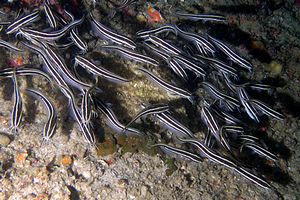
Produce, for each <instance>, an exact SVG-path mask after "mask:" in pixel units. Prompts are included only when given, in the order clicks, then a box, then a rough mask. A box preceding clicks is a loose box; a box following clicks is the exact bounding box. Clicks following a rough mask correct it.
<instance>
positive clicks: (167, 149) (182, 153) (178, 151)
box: [151, 144, 203, 163]
mask: <svg viewBox="0 0 300 200" xmlns="http://www.w3.org/2000/svg"><path fill="white" fill-rule="evenodd" d="M151 147H160V148H161V149H162V151H164V152H165V153H166V154H175V155H176V156H180V157H183V158H186V159H189V160H191V161H194V162H196V163H200V162H202V161H203V159H202V157H201V156H198V155H197V154H195V153H191V152H189V151H186V150H183V149H179V148H176V147H172V146H169V145H166V144H154V145H152V146H151Z"/></svg>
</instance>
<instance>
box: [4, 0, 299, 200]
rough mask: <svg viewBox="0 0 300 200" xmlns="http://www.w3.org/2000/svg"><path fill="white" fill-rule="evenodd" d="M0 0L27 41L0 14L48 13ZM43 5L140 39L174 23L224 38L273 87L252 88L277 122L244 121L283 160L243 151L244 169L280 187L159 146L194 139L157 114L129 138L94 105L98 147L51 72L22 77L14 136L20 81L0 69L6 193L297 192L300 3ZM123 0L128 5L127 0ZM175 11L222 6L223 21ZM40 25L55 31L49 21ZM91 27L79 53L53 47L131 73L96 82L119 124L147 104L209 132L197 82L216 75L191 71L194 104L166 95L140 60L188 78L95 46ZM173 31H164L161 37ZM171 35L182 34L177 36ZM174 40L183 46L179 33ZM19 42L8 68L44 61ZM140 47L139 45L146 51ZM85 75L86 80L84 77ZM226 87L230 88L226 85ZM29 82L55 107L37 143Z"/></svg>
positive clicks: (181, 195) (234, 195)
mask: <svg viewBox="0 0 300 200" xmlns="http://www.w3.org/2000/svg"><path fill="white" fill-rule="evenodd" d="M0 2H1V3H0V11H1V14H0V22H1V23H0V24H1V27H2V29H1V32H0V35H1V40H4V41H6V42H9V43H11V44H13V45H15V46H18V47H20V46H21V42H20V41H24V39H19V38H18V37H17V36H15V35H8V34H7V33H6V28H7V26H8V24H5V22H8V21H10V22H11V21H14V20H16V19H17V18H18V17H16V16H18V13H19V12H20V13H21V14H20V15H21V16H22V14H24V13H25V14H29V13H32V12H33V10H34V9H36V8H37V9H39V10H40V11H41V12H42V11H43V9H44V7H43V6H44V4H45V2H44V1H42V0H20V1H13V0H12V1H3V0H1V1H0ZM47 3H48V4H49V5H50V7H51V9H53V10H55V11H56V12H57V13H60V14H62V13H64V9H66V10H67V11H68V12H70V13H72V14H73V15H74V16H75V19H79V18H80V17H81V16H82V14H84V15H88V13H92V14H93V16H95V18H96V19H97V20H99V21H101V23H103V24H105V25H106V26H107V27H109V28H110V29H111V30H114V31H116V32H117V33H120V34H122V35H126V36H128V37H129V38H135V37H136V36H135V34H136V33H137V32H138V31H141V30H151V29H154V28H158V27H162V26H163V25H166V24H172V25H175V24H176V25H178V26H179V27H184V29H185V30H189V31H191V32H194V33H197V34H203V35H205V34H208V35H211V36H213V37H214V38H217V39H218V40H221V41H223V42H224V43H225V44H227V45H228V46H230V47H231V48H232V49H233V50H234V51H235V52H236V53H238V54H239V55H240V56H242V57H243V58H245V59H246V60H248V61H249V62H250V63H252V66H253V69H252V72H251V73H248V72H247V73H246V72H243V73H244V74H245V75H244V74H243V78H245V79H246V80H248V81H250V82H251V83H261V84H265V85H270V86H271V87H272V91H271V92H253V94H251V95H252V97H255V98H256V99H259V100H261V101H262V102H265V103H268V104H269V105H272V106H271V107H272V108H274V109H275V110H276V111H278V112H280V113H281V114H282V115H283V116H284V119H283V120H276V119H273V118H271V117H267V116H266V115H262V116H260V117H261V118H260V122H259V123H254V122H253V121H251V119H250V118H247V116H245V118H243V123H244V124H246V125H245V127H248V126H247V125H249V127H251V128H249V129H247V128H245V129H247V130H246V131H248V132H251V135H252V136H255V137H256V138H259V140H260V141H262V143H263V144H264V145H265V146H264V147H265V148H266V149H268V150H269V151H270V152H272V153H273V154H274V155H276V156H277V157H278V159H277V160H276V161H273V160H268V159H264V158H262V157H260V156H257V155H255V154H253V153H252V152H250V153H249V154H245V155H244V154H243V155H242V156H241V157H240V159H241V161H242V162H243V164H244V165H245V166H249V169H250V171H251V173H253V174H254V175H257V176H262V177H263V178H264V179H265V180H267V181H268V183H270V184H271V185H272V187H274V188H276V192H274V190H272V189H265V188H263V187H260V186H259V185H258V184H255V183H254V182H252V181H250V180H248V179H246V178H244V177H243V176H242V175H240V174H238V173H236V172H235V171H234V170H232V169H229V168H227V167H225V166H222V165H220V164H218V163H216V162H214V161H212V160H210V159H204V160H203V161H202V162H199V163H198V162H193V161H191V160H189V159H184V158H183V157H182V156H180V155H176V154H175V155H174V154H172V153H170V152H167V153H166V151H162V149H160V148H157V147H153V146H152V145H154V144H157V143H163V144H167V145H170V146H174V147H178V148H181V149H184V150H192V148H191V147H190V146H188V145H181V144H180V143H178V140H176V138H174V137H172V135H170V131H168V128H167V127H164V126H162V125H161V124H160V123H159V122H158V120H157V119H156V120H155V119H154V117H153V116H151V117H145V118H141V119H140V120H137V121H136V122H135V123H133V125H132V127H134V128H136V129H138V130H140V131H141V132H143V133H145V135H144V136H139V135H130V134H129V135H127V136H126V135H125V134H124V133H123V132H121V133H120V132H119V133H118V132H117V131H116V130H114V129H112V128H110V127H109V125H108V123H107V121H106V120H105V116H104V114H99V115H97V116H96V117H95V120H97V123H96V124H95V125H94V127H93V128H94V132H95V136H96V142H95V143H96V144H95V146H94V147H91V146H90V144H89V143H88V142H87V141H86V140H85V139H84V137H83V136H82V133H81V129H80V125H79V124H77V123H76V120H75V119H74V116H73V115H72V113H71V111H70V102H69V101H68V100H67V98H65V97H64V95H62V93H61V92H59V90H58V89H57V88H56V89H53V88H52V85H51V84H50V83H49V82H48V81H46V80H45V78H43V77H39V76H17V78H18V80H17V82H18V86H19V90H20V93H21V96H22V100H23V108H22V110H23V117H22V121H21V123H20V127H19V130H18V133H13V132H12V131H11V130H10V129H9V127H10V126H11V114H12V109H13V107H14V84H13V81H12V79H11V78H4V77H2V76H0V77H1V78H0V84H1V87H0V105H1V108H2V109H1V112H0V131H1V132H0V147H1V150H0V199H205V200H206V199H278V198H283V199H299V198H300V192H299V182H300V173H299V172H300V171H299V170H300V166H299V163H300V153H299V151H300V149H299V143H298V141H299V137H300V136H299V132H300V128H299V116H300V98H299V95H300V66H299V60H300V51H299V47H300V38H299V35H300V24H299V22H300V21H299V20H300V9H299V8H300V2H299V1H297V0H287V1H281V0H269V1H254V0H253V1H251V0H249V1H235V0H214V1H197V0H194V1H193V0H173V1H172V0H157V1H145V0H137V1H126V0H125V1H116V0H104V1H100V0H93V1H90V0H82V1H80V0H61V1H57V0H49V1H47ZM125 3H128V5H126V6H122V5H123V4H125ZM2 12H3V13H2ZM178 12H182V13H193V14H211V15H222V16H224V17H225V18H226V22H219V21H209V20H207V21H206V20H204V21H202V20H199V21H195V20H189V19H185V18H180V17H178V15H176V13H178ZM62 15H64V14H62ZM40 20H41V21H43V24H46V25H47V23H48V22H47V23H46V15H45V14H42V15H41V19H40ZM39 22H40V21H38V22H35V23H33V24H32V25H31V26H30V28H36V27H39V25H41V24H39ZM43 30H47V31H48V29H46V26H45V27H43ZM93 32H94V30H93V29H92V27H91V26H90V25H89V21H88V20H87V21H84V22H83V23H82V24H81V25H80V29H79V30H78V35H79V36H80V37H82V38H83V40H85V42H86V43H87V46H88V50H87V51H83V52H81V51H80V49H78V47H76V46H74V45H73V46H72V47H67V48H66V49H63V50H58V52H59V53H60V56H61V57H62V58H63V59H65V60H66V63H67V65H70V66H71V65H73V62H74V59H73V58H74V56H75V55H84V56H86V57H88V58H89V59H91V60H93V61H94V62H95V63H97V64H99V65H102V66H104V67H105V68H106V69H107V70H110V71H112V72H113V73H114V74H118V75H120V76H122V77H124V78H126V79H128V80H130V82H128V83H126V84H118V83H111V82H110V81H107V80H105V79H100V80H98V82H97V83H96V84H97V85H98V86H99V88H101V90H102V92H101V99H102V100H103V101H104V102H105V103H107V105H108V107H109V108H111V109H112V110H113V111H114V113H115V115H116V117H117V118H118V120H119V121H120V122H121V123H122V124H126V123H128V122H130V121H131V119H132V118H133V117H134V116H135V115H136V114H137V113H138V112H139V111H140V110H141V109H142V108H143V107H142V106H141V105H142V104H143V103H153V102H154V103H167V104H168V105H169V106H170V107H171V109H172V114H173V116H174V117H175V118H176V119H177V120H178V121H180V122H181V123H182V124H184V125H185V126H186V127H188V128H189V129H190V130H191V131H192V132H193V133H194V134H195V136H196V137H197V138H198V139H199V140H201V141H202V140H203V141H204V139H205V135H206V133H207V132H208V128H207V125H206V124H205V123H204V122H203V121H202V118H201V109H202V107H201V106H197V105H198V103H199V105H200V103H201V101H200V99H202V98H205V99H209V100H211V99H212V98H211V97H210V95H209V92H207V91H206V90H204V89H203V88H201V87H200V86H199V85H201V82H202V81H206V80H209V79H204V78H203V79H201V80H200V81H198V80H197V78H199V77H194V78H193V83H192V84H187V85H185V86H186V88H187V89H188V90H189V91H192V92H193V95H195V96H197V98H196V100H195V101H196V106H195V103H194V104H193V103H191V102H190V101H189V100H188V99H184V98H180V97H178V96H174V95H170V94H168V92H166V91H165V90H164V89H163V88H161V87H158V86H157V85H155V84H154V83H153V82H151V81H150V79H149V80H148V79H147V78H146V76H144V75H143V74H142V73H141V72H137V70H136V69H138V68H140V67H145V68H146V69H149V70H152V71H154V72H155V74H159V75H160V76H161V77H164V79H165V80H168V81H169V82H170V83H173V82H174V84H175V85H181V81H178V80H179V78H178V77H177V76H175V75H174V74H173V73H172V72H171V71H170V70H169V68H167V67H166V66H163V67H161V66H159V67H157V66H151V64H145V63H140V62H136V61H134V60H132V59H126V58H124V57H123V56H122V55H120V54H117V53H114V52H112V51H105V50H103V49H101V48H100V46H101V45H106V44H107V41H106V40H104V39H102V38H100V39H99V37H98V36H97V35H96V34H93ZM162 35H163V36H164V34H162ZM166 37H169V35H168V34H166ZM166 41H168V42H170V41H172V42H174V41H177V40H176V39H174V38H172V37H171V39H170V38H168V39H167V40H166ZM178 44H180V45H182V46H184V43H180V41H179V40H178ZM187 49H188V48H187ZM23 51H24V52H22V53H18V52H17V53H16V52H13V51H9V50H7V49H6V48H4V47H3V46H2V45H1V47H0V68H1V70H5V69H8V68H10V69H11V68H14V69H17V68H19V67H20V66H23V65H33V66H35V67H36V68H39V67H40V65H41V59H40V58H39V57H38V56H37V54H34V53H32V52H31V51H30V50H29V49H26V48H23ZM145 52H146V51H145V50H142V51H141V53H143V54H144V53H145ZM228 62H229V61H228ZM229 63H232V62H229ZM165 65H167V64H165ZM160 67H161V68H160ZM2 72H3V71H1V72H0V75H2ZM83 73H84V72H83V70H82V69H79V70H78V76H81V75H82V74H83ZM209 78H210V79H211V80H214V79H215V80H218V75H214V74H211V75H210V77H209ZM82 80H83V81H89V80H88V78H87V77H86V76H83V77H82ZM195 80H196V81H195ZM183 85H184V84H183ZM181 86H182V85H181ZM221 86H222V87H223V88H224V87H225V84H223V85H221ZM27 88H35V89H37V90H39V91H43V93H44V94H46V95H47V96H48V97H49V99H51V101H52V102H53V104H54V105H55V107H56V110H57V114H58V119H57V125H56V131H55V133H54V134H53V136H52V137H51V138H50V140H49V142H47V143H42V134H43V129H44V125H45V123H46V121H47V119H48V112H47V109H45V107H44V106H43V104H42V103H41V102H40V101H36V98H33V97H32V96H30V95H28V93H27V92H26V89H27ZM79 99H80V94H79V93H78V94H77V93H76V102H75V103H76V104H78V105H79V104H80V102H79ZM211 102H212V101H211ZM245 115H246V114H245ZM243 117H244V115H243ZM217 150H218V148H217ZM218 151H219V150H218ZM220 153H223V152H222V151H220Z"/></svg>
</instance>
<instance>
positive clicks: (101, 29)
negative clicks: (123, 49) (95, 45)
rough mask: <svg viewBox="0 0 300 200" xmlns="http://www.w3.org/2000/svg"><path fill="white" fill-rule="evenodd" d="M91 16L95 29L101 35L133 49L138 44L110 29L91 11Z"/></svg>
mask: <svg viewBox="0 0 300 200" xmlns="http://www.w3.org/2000/svg"><path fill="white" fill-rule="evenodd" d="M90 18H91V25H92V27H93V29H94V30H95V32H96V33H98V34H99V35H100V37H103V38H107V39H109V40H110V41H112V42H113V43H116V44H119V45H124V46H127V47H129V48H131V49H135V47H136V44H135V42H134V41H133V40H131V39H130V38H128V37H125V36H123V35H121V34H118V33H115V32H114V31H112V30H110V29H109V28H107V27H106V26H104V25H103V24H101V23H100V22H98V21H96V19H95V18H94V16H93V15H92V14H91V13H90Z"/></svg>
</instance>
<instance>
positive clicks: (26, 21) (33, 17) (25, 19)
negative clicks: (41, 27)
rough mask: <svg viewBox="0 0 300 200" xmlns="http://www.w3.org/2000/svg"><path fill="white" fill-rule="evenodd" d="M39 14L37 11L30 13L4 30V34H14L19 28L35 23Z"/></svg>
mask: <svg viewBox="0 0 300 200" xmlns="http://www.w3.org/2000/svg"><path fill="white" fill-rule="evenodd" d="M39 14H40V11H39V10H34V11H33V12H32V13H30V14H28V15H25V16H23V17H20V18H19V19H17V20H15V21H14V22H12V23H11V24H10V25H9V26H8V27H7V28H6V34H12V33H15V32H17V31H18V30H19V29H20V28H21V27H24V26H26V25H28V24H29V23H31V22H34V21H36V20H37V19H39Z"/></svg>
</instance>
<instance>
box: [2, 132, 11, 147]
mask: <svg viewBox="0 0 300 200" xmlns="http://www.w3.org/2000/svg"><path fill="white" fill-rule="evenodd" d="M10 142H11V139H10V137H9V136H8V135H7V134H6V133H3V132H0V146H4V147H5V146H7V145H9V143H10Z"/></svg>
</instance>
